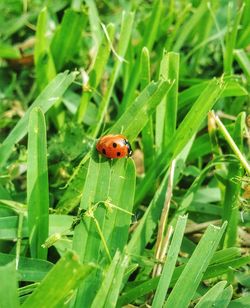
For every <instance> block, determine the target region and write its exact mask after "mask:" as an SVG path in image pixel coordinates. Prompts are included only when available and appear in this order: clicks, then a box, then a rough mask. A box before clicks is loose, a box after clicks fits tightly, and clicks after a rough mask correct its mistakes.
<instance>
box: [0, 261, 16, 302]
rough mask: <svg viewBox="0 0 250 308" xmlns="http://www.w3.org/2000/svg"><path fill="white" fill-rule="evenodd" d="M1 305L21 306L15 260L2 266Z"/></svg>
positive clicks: (0, 270) (0, 272) (0, 269)
mask: <svg viewBox="0 0 250 308" xmlns="http://www.w3.org/2000/svg"><path fill="white" fill-rule="evenodd" d="M0 277H1V280H0V307H3V308H4V307H6V308H7V307H10V308H18V307H20V304H19V299H18V292H17V287H18V284H17V271H16V269H15V262H11V263H9V264H7V265H5V266H0Z"/></svg>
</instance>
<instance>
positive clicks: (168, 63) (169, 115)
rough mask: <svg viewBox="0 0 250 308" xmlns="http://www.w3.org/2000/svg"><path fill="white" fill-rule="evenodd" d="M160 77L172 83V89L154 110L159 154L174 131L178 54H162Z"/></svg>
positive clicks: (176, 103)
mask: <svg viewBox="0 0 250 308" xmlns="http://www.w3.org/2000/svg"><path fill="white" fill-rule="evenodd" d="M160 76H162V77H163V78H164V79H166V80H171V81H174V84H173V86H172V88H171V89H170V90H169V92H168V93H167V95H166V97H164V98H163V100H162V101H161V103H160V104H159V105H158V106H157V108H156V127H155V140H156V147H157V150H158V152H159V153H160V152H161V151H162V150H163V149H164V148H165V146H166V145H167V144H168V142H169V140H171V138H172V137H173V135H174V133H175V129H176V119H177V105H178V80H179V54H177V53H174V52H169V53H166V52H164V55H163V58H162V61H161V68H160Z"/></svg>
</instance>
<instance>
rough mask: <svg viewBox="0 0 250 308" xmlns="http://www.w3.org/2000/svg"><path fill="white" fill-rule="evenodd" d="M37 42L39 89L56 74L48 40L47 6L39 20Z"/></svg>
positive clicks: (36, 59) (35, 58) (35, 52)
mask: <svg viewBox="0 0 250 308" xmlns="http://www.w3.org/2000/svg"><path fill="white" fill-rule="evenodd" d="M36 28H37V31H36V41H35V42H36V43H35V50H34V60H35V70H36V82H37V84H38V87H39V90H40V91H42V89H44V88H45V86H46V85H47V84H48V83H49V82H50V81H51V80H52V79H53V78H55V76H56V69H55V65H54V61H53V58H52V55H51V52H50V47H49V43H50V42H49V40H48V34H47V32H48V11H47V8H44V9H42V11H41V13H40V14H39V16H38V20H37V26H36Z"/></svg>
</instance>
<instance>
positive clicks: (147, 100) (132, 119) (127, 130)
mask: <svg viewBox="0 0 250 308" xmlns="http://www.w3.org/2000/svg"><path fill="white" fill-rule="evenodd" d="M172 85H173V83H170V82H168V81H162V80H160V81H158V82H153V81H152V82H151V83H150V84H149V85H148V86H147V87H146V88H145V89H144V90H143V91H142V93H141V94H140V95H139V96H138V97H137V98H136V99H135V101H134V102H133V103H132V104H131V105H130V106H129V107H128V109H127V110H126V111H125V112H124V114H123V115H122V116H121V117H120V119H119V120H118V121H117V122H116V123H115V124H114V125H113V126H112V128H111V129H110V131H109V132H110V133H112V134H119V133H122V134H124V135H125V136H126V137H127V138H128V139H129V140H130V141H131V142H132V141H133V140H134V139H135V138H136V137H137V136H138V134H139V133H140V131H141V130H142V129H143V127H144V126H145V125H146V123H147V121H148V119H149V116H150V115H151V114H152V113H153V112H154V110H155V108H156V106H157V104H159V102H160V101H161V99H162V98H163V96H164V95H166V93H167V92H168V91H169V89H170V88H171V86H172Z"/></svg>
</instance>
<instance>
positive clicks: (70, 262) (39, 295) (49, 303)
mask: <svg viewBox="0 0 250 308" xmlns="http://www.w3.org/2000/svg"><path fill="white" fill-rule="evenodd" d="M92 270H93V267H92V266H91V265H88V264H81V263H80V262H79V259H78V256H77V255H76V254H75V253H73V252H70V251H69V252H67V253H66V254H65V256H64V257H62V258H61V259H60V260H59V261H58V262H57V264H56V265H55V266H54V267H53V269H52V270H51V271H50V272H49V273H48V275H47V276H46V277H45V278H44V280H43V281H42V282H41V284H40V285H39V286H38V287H37V288H36V290H35V291H34V292H33V293H32V294H31V295H30V296H29V297H28V299H27V300H26V301H25V302H24V303H23V305H22V307H24V308H29V307H34V306H37V307H60V306H62V305H63V304H64V301H65V300H66V299H67V297H68V296H69V295H71V294H72V291H73V290H74V289H76V288H77V286H78V285H79V284H80V282H81V281H82V280H83V279H85V278H86V277H87V276H88V275H89V274H90V272H91V271H92ZM62 273H63V275H62Z"/></svg>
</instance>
